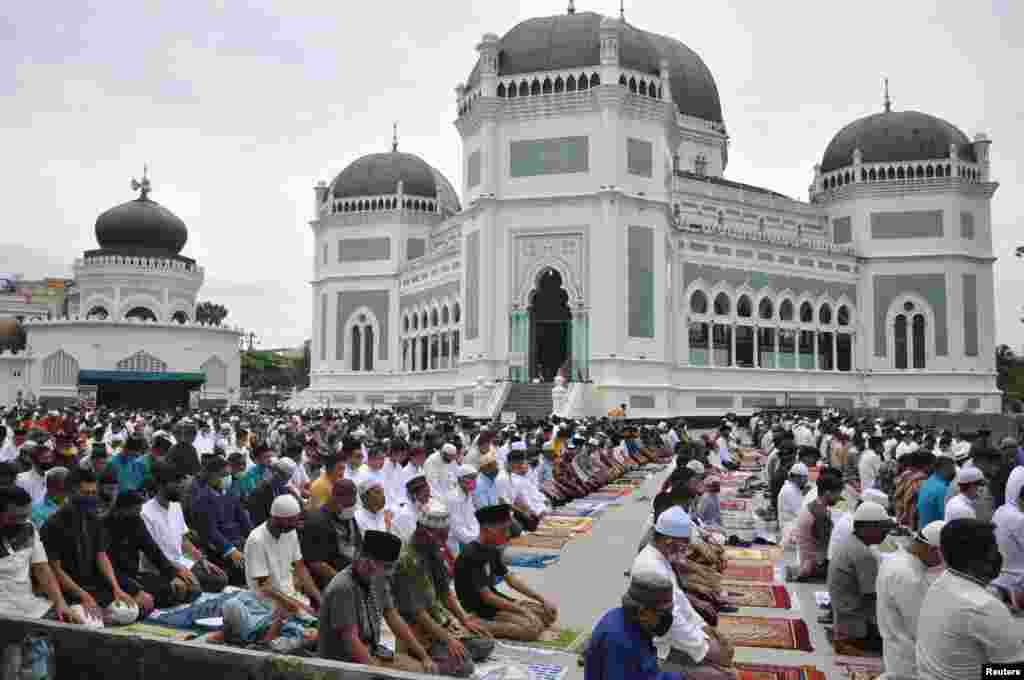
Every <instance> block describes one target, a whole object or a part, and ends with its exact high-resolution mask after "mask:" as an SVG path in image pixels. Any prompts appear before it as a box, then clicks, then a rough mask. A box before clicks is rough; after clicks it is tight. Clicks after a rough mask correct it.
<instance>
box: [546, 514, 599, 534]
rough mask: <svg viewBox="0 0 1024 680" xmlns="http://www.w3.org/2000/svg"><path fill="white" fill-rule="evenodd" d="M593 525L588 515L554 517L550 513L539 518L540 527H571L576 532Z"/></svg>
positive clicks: (584, 530)
mask: <svg viewBox="0 0 1024 680" xmlns="http://www.w3.org/2000/svg"><path fill="white" fill-rule="evenodd" d="M593 526H594V520H592V519H590V518H589V517H555V516H552V515H548V516H546V517H545V518H544V519H543V520H541V523H540V527H539V528H541V529H544V528H548V527H550V528H552V529H572V530H573V531H576V532H586V531H590V529H591V528H592V527H593Z"/></svg>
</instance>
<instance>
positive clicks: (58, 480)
mask: <svg viewBox="0 0 1024 680" xmlns="http://www.w3.org/2000/svg"><path fill="white" fill-rule="evenodd" d="M67 480H68V469H67V468H63V467H55V468H50V469H49V470H47V471H46V496H45V497H44V498H43V500H41V501H40V502H38V503H33V504H32V524H34V525H35V527H36V529H38V528H39V527H41V526H43V523H44V522H45V521H46V520H47V519H49V518H50V515H52V514H53V513H55V512H57V510H59V509H60V506H62V505H64V499H65V498H66V493H65V487H66V484H67Z"/></svg>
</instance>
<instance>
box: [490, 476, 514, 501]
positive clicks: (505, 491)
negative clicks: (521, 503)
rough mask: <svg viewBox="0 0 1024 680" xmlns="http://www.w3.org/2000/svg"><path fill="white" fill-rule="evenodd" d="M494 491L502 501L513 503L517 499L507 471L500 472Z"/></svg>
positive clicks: (496, 478) (495, 479) (495, 480)
mask: <svg viewBox="0 0 1024 680" xmlns="http://www.w3.org/2000/svg"><path fill="white" fill-rule="evenodd" d="M494 490H495V491H496V492H497V494H498V499H499V500H500V501H503V502H506V503H512V502H514V501H515V499H516V494H515V490H514V489H513V488H512V480H511V479H510V475H509V474H508V472H506V471H505V470H502V471H501V472H499V473H498V476H497V477H495V478H494Z"/></svg>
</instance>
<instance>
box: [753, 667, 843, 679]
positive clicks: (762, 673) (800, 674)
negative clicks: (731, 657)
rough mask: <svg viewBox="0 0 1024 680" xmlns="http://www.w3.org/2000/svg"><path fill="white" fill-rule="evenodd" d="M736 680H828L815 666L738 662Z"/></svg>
mask: <svg viewBox="0 0 1024 680" xmlns="http://www.w3.org/2000/svg"><path fill="white" fill-rule="evenodd" d="M736 680H826V678H825V674H824V673H823V672H821V671H819V670H818V669H817V668H815V667H814V666H770V665H767V664H749V663H738V664H736Z"/></svg>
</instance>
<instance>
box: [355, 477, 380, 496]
mask: <svg viewBox="0 0 1024 680" xmlns="http://www.w3.org/2000/svg"><path fill="white" fill-rule="evenodd" d="M374 487H380V488H382V489H383V488H384V482H382V481H380V480H379V479H375V478H374V477H367V478H366V479H364V480H363V481H361V482H359V495H360V496H362V495H363V494H365V493H366V492H367V491H369V490H370V489H372V488H374Z"/></svg>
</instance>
